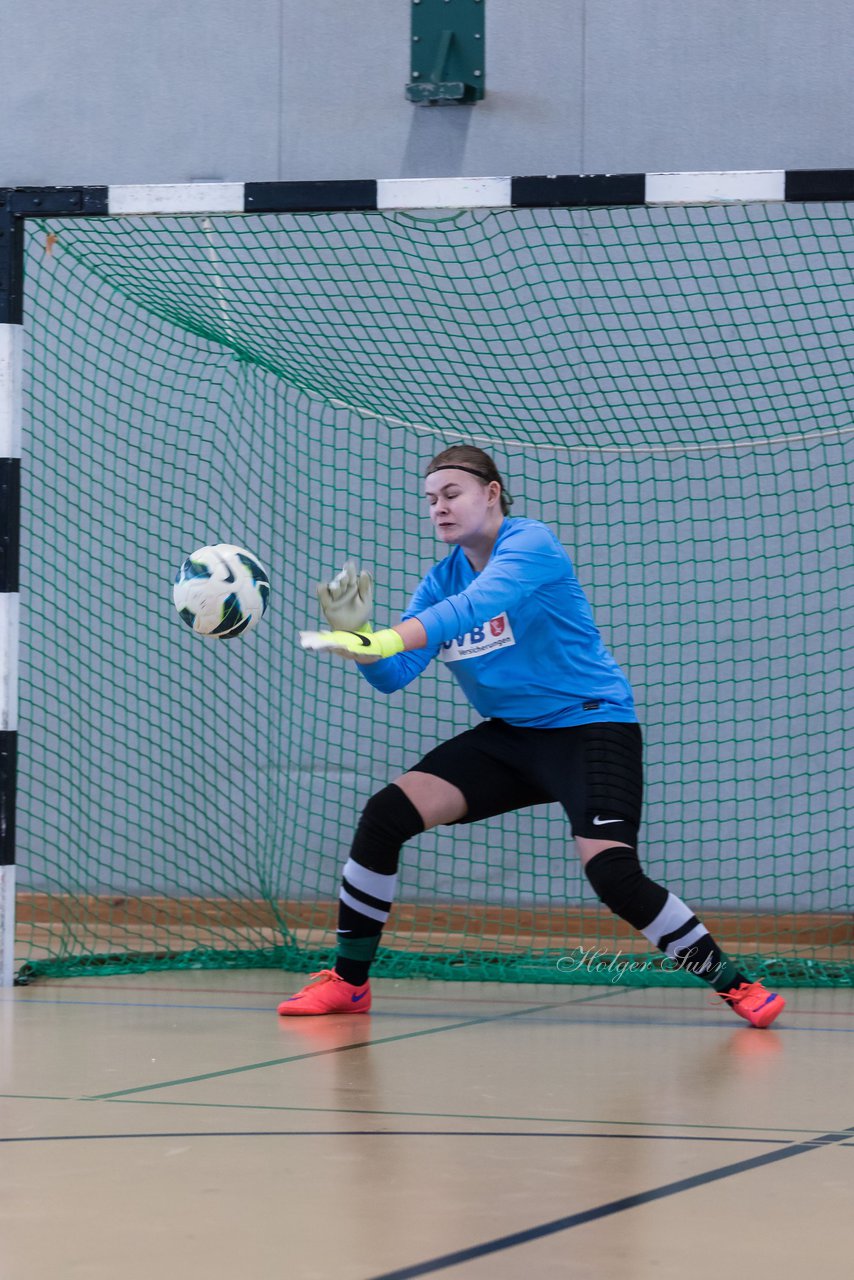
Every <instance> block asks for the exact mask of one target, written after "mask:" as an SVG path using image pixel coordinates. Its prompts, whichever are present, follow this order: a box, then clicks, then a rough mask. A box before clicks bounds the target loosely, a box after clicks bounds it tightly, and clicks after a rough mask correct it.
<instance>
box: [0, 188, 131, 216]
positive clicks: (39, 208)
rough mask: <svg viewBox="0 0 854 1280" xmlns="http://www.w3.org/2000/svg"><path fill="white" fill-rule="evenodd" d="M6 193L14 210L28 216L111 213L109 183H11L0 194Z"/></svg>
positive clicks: (101, 214)
mask: <svg viewBox="0 0 854 1280" xmlns="http://www.w3.org/2000/svg"><path fill="white" fill-rule="evenodd" d="M4 195H5V196H6V199H7V203H8V206H9V208H10V209H11V211H12V213H14V214H17V215H18V216H19V217H24V218H66V217H74V218H79V217H85V218H91V217H96V216H103V215H105V214H107V213H109V188H108V187H8V188H7V189H6V190H5V192H0V198H2V197H3V196H4Z"/></svg>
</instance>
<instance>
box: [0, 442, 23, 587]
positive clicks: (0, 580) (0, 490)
mask: <svg viewBox="0 0 854 1280" xmlns="http://www.w3.org/2000/svg"><path fill="white" fill-rule="evenodd" d="M20 551H21V460H20V458H0V591H4V592H7V591H17V590H18V562H19V560H20Z"/></svg>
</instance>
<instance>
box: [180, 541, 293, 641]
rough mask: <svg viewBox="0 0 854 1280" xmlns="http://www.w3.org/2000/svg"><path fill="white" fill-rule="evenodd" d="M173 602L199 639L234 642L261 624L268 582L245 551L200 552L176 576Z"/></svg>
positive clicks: (267, 599)
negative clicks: (211, 637) (210, 637)
mask: <svg viewBox="0 0 854 1280" xmlns="http://www.w3.org/2000/svg"><path fill="white" fill-rule="evenodd" d="M172 599H173V600H174V601H175V608H176V609H177V610H178V612H179V614H180V615H181V617H182V618H183V620H184V622H186V624H187V626H188V627H192V629H193V631H195V632H196V634H197V635H200V636H213V637H215V638H216V639H218V640H233V639H234V638H235V636H241V635H245V633H246V632H247V631H251V630H252V629H253V628H254V627H256V626H257V625H258V623H259V622H260V621H261V619H262V618H263V616H264V614H265V612H266V610H267V605H268V604H269V602H270V579H269V578H268V576H267V573H266V570H265V569H264V568H262V566H261V564H260V563H259V562H258V560H256V558H255V556H253V555H252V553H251V551H247V550H246V549H245V548H244V547H233V546H231V545H230V544H229V543H219V544H218V545H217V546H215V547H199V549H198V551H194V552H193V554H192V555H190V556H187V559H186V560H185V561H184V563H183V564H182V565H181V567H180V569H179V570H178V572H177V574H176V575H175V586H174V587H173V588H172Z"/></svg>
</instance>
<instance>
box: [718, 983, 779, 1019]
mask: <svg viewBox="0 0 854 1280" xmlns="http://www.w3.org/2000/svg"><path fill="white" fill-rule="evenodd" d="M720 994H721V996H722V998H723V999H724V1000H728V1001H729V1003H730V1004H731V1005H732V1007H733V1009H735V1011H736V1013H737V1014H738V1016H739V1017H740V1018H746V1019H747V1021H748V1022H749V1023H750V1024H751V1026H753V1027H770V1025H771V1023H772V1022H773V1021H774V1019H775V1018H776V1017H777V1015H778V1014H779V1013H782V1012H783V1009H784V1008H785V1007H786V1001H785V1000H784V999H783V997H782V996H778V995H777V992H776V991H769V990H768V988H767V987H763V985H762V983H761V982H742V983H741V985H740V986H738V987H733V989H732V990H731V991H722V992H721V993H720Z"/></svg>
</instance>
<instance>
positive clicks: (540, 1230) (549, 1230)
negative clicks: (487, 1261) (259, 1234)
mask: <svg viewBox="0 0 854 1280" xmlns="http://www.w3.org/2000/svg"><path fill="white" fill-rule="evenodd" d="M852 1135H854V1126H852V1127H851V1128H849V1129H840V1130H837V1131H836V1132H834V1133H825V1134H822V1135H821V1136H820V1137H818V1138H813V1139H812V1140H811V1141H808V1142H795V1143H792V1145H791V1146H789V1147H786V1148H785V1149H784V1150H782V1151H769V1152H767V1153H766V1154H765V1155H761V1156H751V1157H750V1158H749V1159H748V1160H739V1161H737V1162H736V1163H735V1164H727V1165H722V1166H721V1168H720V1169H711V1170H710V1171H709V1172H708V1173H698V1174H695V1175H694V1176H693V1177H690V1178H680V1179H679V1181H678V1182H668V1183H665V1184H664V1186H661V1187H654V1188H653V1189H652V1190H651V1191H640V1192H638V1193H637V1194H636V1195H631V1196H623V1197H622V1198H621V1199H619V1200H610V1201H608V1202H607V1203H606V1204H600V1205H596V1206H595V1208H593V1209H585V1210H583V1211H582V1212H581V1213H571V1214H568V1215H567V1216H566V1217H565V1218H555V1219H554V1220H553V1221H552V1222H543V1223H541V1224H540V1225H539V1226H537V1227H529V1228H527V1230H525V1231H515V1232H512V1233H511V1234H510V1235H506V1236H498V1237H497V1238H496V1239H495V1240H487V1241H484V1243H483V1244H476V1245H472V1246H471V1247H469V1248H468V1249H458V1250H456V1251H455V1252H454V1253H445V1254H442V1255H440V1256H439V1257H437V1258H430V1259H428V1260H427V1261H425V1262H416V1263H414V1264H413V1265H412V1266H410V1267H400V1268H399V1269H397V1270H395V1271H383V1272H382V1273H381V1274H379V1275H375V1276H370V1277H369V1278H368V1280H414V1277H416V1276H427V1275H431V1274H433V1273H435V1272H436V1271H445V1270H446V1269H447V1268H448V1267H456V1266H459V1265H460V1263H463V1262H471V1261H472V1260H473V1259H474V1258H484V1257H488V1255H489V1254H492V1253H500V1252H502V1251H503V1250H504V1249H513V1248H515V1247H516V1246H517V1245H521V1244H530V1243H531V1241H533V1240H542V1239H543V1238H544V1237H546V1236H552V1235H557V1234H558V1232H561V1231H570V1230H571V1229H572V1228H573V1227H581V1226H584V1225H585V1224H586V1223H588V1222H596V1221H598V1220H599V1219H600V1218H608V1217H611V1216H613V1215H614V1214H617V1213H624V1212H625V1211H626V1210H627V1209H637V1208H639V1207H641V1206H642V1205H646V1204H653V1203H654V1202H655V1201H656V1200H665V1199H667V1198H668V1197H669V1196H675V1195H681V1193H682V1192H683V1191H693V1190H694V1189H695V1188H696V1187H705V1186H708V1185H709V1184H710V1183H712V1182H720V1181H721V1180H722V1179H723V1178H733V1177H735V1176H736V1175H737V1174H740V1173H748V1172H750V1170H752V1169H761V1168H763V1167H765V1166H766V1165H770V1164H777V1163H778V1162H779V1161H780V1160H789V1159H791V1157H793V1156H799V1155H803V1154H804V1152H805V1151H815V1150H816V1148H818V1147H826V1146H829V1145H830V1144H831V1143H835V1142H839V1143H841V1142H844V1140H845V1139H846V1138H850V1137H852Z"/></svg>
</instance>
